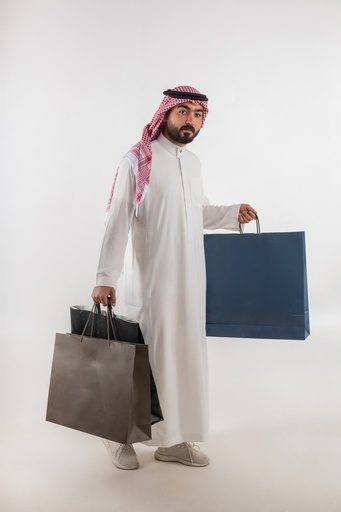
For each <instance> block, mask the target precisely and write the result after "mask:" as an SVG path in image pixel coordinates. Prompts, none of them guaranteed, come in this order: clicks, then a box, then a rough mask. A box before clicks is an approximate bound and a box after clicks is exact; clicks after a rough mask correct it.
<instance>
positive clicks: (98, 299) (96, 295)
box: [91, 286, 116, 307]
mask: <svg viewBox="0 0 341 512" xmlns="http://www.w3.org/2000/svg"><path fill="white" fill-rule="evenodd" d="M91 297H92V300H93V301H94V303H95V304H102V305H103V306H106V305H107V304H108V297H110V302H111V305H112V306H113V307H114V306H116V292H115V289H114V288H111V286H95V288H94V289H93V291H92V294H91Z"/></svg>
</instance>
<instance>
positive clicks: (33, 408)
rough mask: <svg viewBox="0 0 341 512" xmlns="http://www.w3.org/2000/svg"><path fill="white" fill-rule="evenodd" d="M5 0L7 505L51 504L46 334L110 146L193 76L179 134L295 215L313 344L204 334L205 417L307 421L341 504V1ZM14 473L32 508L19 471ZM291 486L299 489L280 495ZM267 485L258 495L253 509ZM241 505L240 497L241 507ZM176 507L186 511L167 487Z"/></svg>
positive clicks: (65, 299)
mask: <svg viewBox="0 0 341 512" xmlns="http://www.w3.org/2000/svg"><path fill="white" fill-rule="evenodd" d="M0 7H1V11H0V34H1V41H0V42H1V61H0V64H1V68H0V71H1V82H0V88H1V89H0V94H1V97H0V107H1V111H0V116H1V117H0V123H1V125H0V126H1V139H0V140H1V161H0V164H1V189H0V193H1V221H0V222H1V252H0V258H1V260H0V262H1V267H0V268H1V289H0V293H1V331H0V336H1V349H0V350H1V353H0V357H1V360H0V364H1V368H0V370H1V373H0V375H1V377H0V378H1V389H2V400H3V405H2V407H1V408H2V410H3V411H4V420H1V426H0V428H1V429H3V433H4V436H1V437H2V441H4V439H5V440H6V441H5V446H6V449H5V452H4V454H5V458H3V455H1V464H3V468H4V471H6V474H7V476H6V482H7V490H8V492H7V493H6V492H5V494H4V499H5V500H6V506H7V508H5V509H4V511H5V510H6V512H7V511H9V512H12V511H13V512H14V511H15V512H16V510H22V511H23V510H32V511H34V512H37V511H38V510H39V511H40V510H44V511H46V510H47V509H49V510H52V512H54V510H56V511H59V510H61V508H59V506H57V505H56V508H55V509H54V508H53V507H52V505H51V503H50V502H49V501H48V498H47V497H45V498H41V500H40V501H39V500H37V496H38V494H39V493H38V491H37V489H38V487H36V488H35V485H36V486H39V479H37V482H34V483H32V482H31V481H30V480H28V481H27V476H28V474H31V475H32V473H31V470H32V471H33V473H34V467H35V465H36V467H37V468H38V467H40V468H41V467H42V466H43V465H44V464H45V463H46V465H47V466H46V467H48V462H47V460H46V461H45V460H44V461H43V462H42V459H41V457H40V456H38V457H35V456H34V454H33V452H34V451H35V450H38V452H39V453H43V446H45V447H46V445H48V446H51V444H52V445H53V443H54V442H55V440H56V439H58V438H59V434H60V433H61V432H63V436H64V442H67V439H68V438H67V435H68V433H65V431H63V430H62V429H61V428H58V427H56V430H53V428H54V426H52V425H51V424H46V423H45V422H44V414H45V406H46V396H47V389H48V380H49V371H50V364H51V359H52V353H53V344H54V334H55V332H56V331H58V332H65V331H67V330H69V307H70V305H74V304H90V303H91V299H90V294H91V291H92V287H93V285H94V280H95V273H96V267H97V260H98V256H99V249H100V244H101V238H102V234H103V218H104V211H105V206H106V201H107V198H108V194H109V190H110V187H111V183H112V180H113V177H114V174H115V170H116V167H117V165H118V163H119V162H120V159H121V157H122V156H123V154H124V153H125V152H126V151H127V150H128V149H129V148H130V147H131V146H132V145H133V144H134V143H135V142H137V140H139V138H140V135H141V131H142V128H143V126H144V125H145V124H147V123H148V122H149V121H150V120H151V118H152V115H153V114H154V112H155V111H156V109H157V107H158V105H159V103H160V102H161V100H162V98H163V95H162V91H164V90H165V89H168V88H171V87H175V86H177V85H185V84H186V85H192V86H194V87H196V88H198V89H199V90H200V91H201V92H204V93H206V94H207V96H208V97H209V100H210V101H209V106H210V113H209V116H208V118H207V122H206V124H205V127H204V128H203V130H202V133H201V134H200V135H199V137H198V138H197V139H196V140H195V142H194V143H193V144H192V146H191V149H192V150H193V151H195V152H196V153H197V154H198V156H199V157H200V159H201V161H202V164H203V174H204V182H205V189H206V193H207V195H208V196H209V198H210V200H211V202H212V203H216V204H221V203H225V204H231V203H239V202H248V203H250V204H252V205H253V206H254V207H255V208H256V209H257V210H258V212H259V216H260V220H261V227H262V231H264V232H271V231H305V233H306V245H307V266H308V286H309V303H310V321H311V335H310V336H309V338H308V339H307V340H306V341H305V342H288V341H286V342H280V341H274V340H266V341H264V340H263V341H262V340H228V339H226V340H224V339H211V340H208V341H209V355H210V364H211V381H210V382H211V395H212V400H211V402H212V413H211V415H212V418H211V419H212V431H213V432H216V433H217V432H222V433H224V432H226V436H222V438H223V439H229V433H228V431H230V434H231V437H230V439H231V438H232V437H233V435H232V433H234V434H235V432H240V431H243V429H244V430H245V429H246V430H247V431H249V432H251V433H250V436H251V437H252V432H254V431H253V430H252V429H253V428H256V427H255V426H257V428H259V429H262V428H265V426H266V428H268V427H269V425H273V427H274V428H275V429H276V428H281V427H280V426H281V425H282V426H283V424H285V425H289V424H290V425H291V426H292V425H295V428H293V430H290V428H291V427H290V428H289V427H288V429H289V430H290V435H289V434H287V437H286V439H289V438H290V439H292V438H293V437H294V435H295V433H296V435H298V436H299V443H298V444H299V445H300V446H302V439H307V436H306V435H305V434H303V432H307V431H309V432H310V434H309V435H310V438H311V439H312V444H313V445H314V446H316V444H318V445H319V447H320V449H321V446H323V447H326V451H323V454H322V453H320V452H319V453H318V454H317V453H316V460H315V459H314V462H313V461H312V464H313V463H314V464H316V465H318V460H319V461H321V460H323V461H324V463H325V465H326V467H329V468H330V467H331V466H332V467H335V471H331V475H327V476H326V473H325V472H323V478H325V479H326V480H325V481H324V480H323V481H321V479H320V478H319V477H317V476H316V475H315V476H316V482H315V481H313V482H312V485H313V487H314V492H315V495H314V500H315V501H314V503H315V504H316V503H317V504H318V506H319V507H320V506H321V507H322V508H318V509H316V510H319V512H322V511H323V512H325V511H327V510H329V508H328V507H331V508H330V510H334V509H335V510H341V496H340V493H339V490H337V489H338V487H337V486H336V482H340V481H341V480H340V478H338V477H340V476H341V475H340V473H339V474H338V475H337V469H336V468H338V469H339V471H340V465H339V463H340V460H339V455H340V437H337V436H339V434H337V432H340V430H339V428H340V422H341V404H340V386H341V376H340V375H341V372H340V363H341V348H340V305H341V304H340V302H341V301H340V286H341V277H340V263H339V262H340V254H339V250H340V234H339V232H340V225H339V217H340V202H339V196H340V193H339V190H340V185H339V180H338V174H339V172H340V166H341V127H340V113H341V95H340V91H341V65H340V62H341V59H340V55H341V3H340V1H339V0H310V1H308V0H286V1H279V0H277V1H276V0H273V1H271V0H240V1H237V0H224V1H217V0H211V1H210V2H208V3H207V2H203V1H201V0H197V1H194V0H188V1H186V2H183V1H181V2H180V1H179V0H174V1H173V2H164V1H156V0H144V1H143V2H142V1H141V2H138V0H135V1H133V0H125V1H124V2H123V1H117V0H115V1H110V0H98V1H90V0H83V1H82V0H69V1H66V0H60V1H57V0H56V1H54V0H40V1H39V0H31V1H29V0H26V1H25V0H22V1H20V0H7V1H2V2H0ZM254 229H255V226H254V225H249V226H248V227H247V229H246V231H253V230H254ZM221 392H223V393H222V395H221V394H220V393H221ZM222 396H223V397H224V400H225V401H223V402H222ZM222 403H223V404H224V407H222ZM314 425H315V426H316V425H319V427H318V432H319V434H318V440H317V439H315V438H314V435H315V436H316V435H317V433H316V432H317V431H316V430H314V428H315V427H314ZM325 425H327V426H328V427H326V429H324V427H325ZM316 428H317V427H316ZM234 429H236V430H234ZM300 429H301V430H300ZM66 432H67V431H66ZM231 432H232V433H231ZM286 432H288V431H286ZM331 432H333V435H332V437H331V434H330V433H331ZM51 433H52V434H51ZM37 435H38V437H39V438H40V444H37V443H38V442H37V440H36V441H34V442H33V440H34V439H37V438H36V436H37ZM60 435H61V434H60ZM70 435H73V433H71V434H70ZM80 435H81V434H80ZM309 435H308V437H309ZM44 436H46V437H44ZM288 436H289V437H288ZM333 436H334V437H333ZM265 438H266V436H265ZM74 439H77V440H78V437H77V438H76V437H75V438H74ZM246 439H250V437H246ZM331 439H332V441H331ZM82 440H83V438H82ZM315 441H316V443H315ZM84 442H85V441H84ZM18 443H19V444H18ZM32 443H33V444H32ZM34 443H36V444H34ZM330 443H332V444H330ZM243 444H244V443H243ZM291 445H292V444H291V443H290V446H291ZM18 446H19V448H18ZM71 446H72V445H71ZM288 446H289V445H288ZM327 446H328V448H327ZM15 447H16V448H15ZM78 448H79V447H78ZM49 449H51V448H49ZM69 449H70V448H68V450H69ZM25 450H26V451H25ZM39 450H42V451H39ZM19 452H20V454H19ZM307 452H309V455H310V456H311V457H314V456H313V455H312V452H311V450H310V448H309V450H308V447H307ZM60 453H63V443H61V444H60ZM23 454H24V456H23ZM295 455H297V454H295V453H293V454H292V460H301V459H300V458H299V457H298V458H297V457H296V456H295ZM307 455H308V454H307ZM55 456H56V454H55V453H54V454H53V455H52V454H51V457H55ZM263 456H264V453H262V451H260V452H259V457H260V459H261V458H262V457H263ZM236 457H238V453H236ZM9 460H12V463H10V462H8V461H9ZM24 460H26V461H27V460H30V463H31V466H30V469H29V467H28V466H26V465H25V463H24V465H23V462H24ZM85 460H88V459H85ZM308 460H310V459H309V457H308ZM64 462H65V461H64ZM62 463H63V461H60V464H62ZM305 463H307V459H305ZM90 466H91V464H90ZM308 466H309V464H308ZM110 469H111V468H110ZM301 469H302V475H303V474H304V471H303V467H302V468H301ZM305 469H306V468H305ZM41 471H42V470H41ZM77 471H78V469H77ZM288 471H289V468H288ZM18 472H19V473H18ZM18 474H19V475H20V477H19V482H21V483H23V482H24V481H25V482H26V487H25V488H24V493H23V494H22V499H23V500H25V499H26V504H27V508H22V504H20V503H19V501H18V499H19V498H18V496H17V495H16V493H15V492H14V487H13V488H12V486H15V481H16V482H17V484H18ZM232 474H233V471H232ZM321 474H322V473H321ZM15 475H16V476H15ZM302 475H301V473H300V471H299V470H297V479H298V478H300V476H302ZM329 477H330V478H329ZM46 478H47V477H46ZM27 482H29V483H27ZM327 482H329V484H330V486H329V487H328V485H329V484H328V483H327ZM330 482H331V483H330ZM334 483H335V486H334ZM61 485H62V484H61ZM242 487H243V486H242ZM61 488H62V489H63V487H61ZM32 489H33V490H32ZM198 492H199V491H198ZM262 492H263V491H262ZM264 492H265V491H264ZM278 493H279V494H278V499H279V497H280V499H281V500H282V501H281V503H282V505H283V508H278V510H283V511H285V510H286V507H287V509H288V510H290V512H292V511H293V510H295V511H296V510H297V511H299V512H302V510H309V512H311V511H312V510H315V509H314V508H313V507H314V504H311V505H310V506H309V507H308V508H307V509H305V508H302V503H301V498H302V496H301V495H300V491H299V489H297V495H296V494H295V493H293V490H292V489H291V490H290V491H288V492H287V491H286V490H285V489H284V488H283V489H282V488H281V487H280V488H279V490H278ZM290 495H291V498H292V496H294V497H295V496H296V498H297V500H296V501H295V500H294V501H293V502H290V503H291V505H290V507H289V505H288V504H286V501H285V500H286V499H288V500H289V499H291V498H290V497H289V496H290ZM260 496H263V494H262V493H261V491H259V492H258V494H257V493H256V494H255V495H254V497H253V504H254V506H253V510H257V511H258V510H259V511H261V512H264V511H265V510H268V509H267V508H266V506H267V505H266V503H267V502H266V501H264V502H261V505H260V502H259V507H258V508H257V499H260V498H259V497H260ZM199 497H200V499H199V498H198V500H199V501H198V506H197V508H196V509H195V510H201V508H200V503H202V501H201V500H202V499H203V496H201V495H200V492H199ZM44 499H45V501H44ZM292 499H294V498H292ZM302 499H303V498H302ZM27 500H28V501H27ZM30 500H31V501H30ZM226 500H228V498H227V497H226ZM255 500H256V501H255ZM318 500H321V501H320V502H319V501H318ZM237 502H238V500H237V501H236V503H237ZM303 502H304V500H303ZM38 503H40V504H39V505H38ZM222 503H223V502H222ZM238 503H240V505H238V506H239V508H238V506H237V505H236V507H237V508H234V510H235V511H236V512H240V511H244V508H243V506H244V505H243V502H238ZM274 503H275V502H273V504H272V505H271V507H270V508H269V512H275V511H277V508H276V506H275V504H274ZM276 503H277V502H276ZM278 503H279V502H278ZM288 503H289V502H288ZM221 506H222V505H221ZM316 506H317V505H316ZM39 507H41V508H39ZM46 507H48V508H46ZM295 507H297V508H295ZM337 507H340V508H337ZM206 508H207V507H206ZM64 509H65V508H64ZM66 509H67V508H66ZM66 509H65V510H66ZM71 509H72V507H71V508H69V509H68V510H71ZM73 510H75V506H74V504H73ZM83 510H95V509H94V508H91V506H90V505H89V508H88V509H84V508H83ZM108 510H109V509H108ZM165 510H166V509H165ZM167 510H168V509H167ZM173 510H182V509H181V507H180V505H179V506H178V508H177V506H176V505H174V503H173ZM187 510H189V511H190V508H189V509H187ZM193 510H194V509H193ZM216 510H220V508H219V507H217V508H216ZM221 510H225V508H224V507H223V506H222V508H221ZM245 510H248V512H249V510H251V509H250V508H248V507H247V506H246V505H245ZM190 512H192V511H190Z"/></svg>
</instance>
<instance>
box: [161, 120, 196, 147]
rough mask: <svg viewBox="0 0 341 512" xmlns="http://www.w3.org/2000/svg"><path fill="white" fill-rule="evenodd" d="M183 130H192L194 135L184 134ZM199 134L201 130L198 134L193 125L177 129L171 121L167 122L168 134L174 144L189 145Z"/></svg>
mask: <svg viewBox="0 0 341 512" xmlns="http://www.w3.org/2000/svg"><path fill="white" fill-rule="evenodd" d="M183 130H190V131H191V132H192V133H188V132H183ZM199 132H200V130H198V131H197V132H196V131H195V129H194V128H193V126H191V125H185V126H182V127H181V128H177V127H176V126H174V124H173V123H172V122H171V121H170V120H169V119H168V120H167V134H168V135H169V137H170V138H171V139H172V140H173V141H174V142H179V143H180V144H189V143H190V142H192V140H194V139H195V137H196V136H197V135H198V133H199Z"/></svg>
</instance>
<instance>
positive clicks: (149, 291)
mask: <svg viewBox="0 0 341 512" xmlns="http://www.w3.org/2000/svg"><path fill="white" fill-rule="evenodd" d="M152 155H153V158H152V169H151V175H150V185H149V188H148V190H147V192H146V195H145V198H144V200H143V201H142V202H141V203H140V205H139V209H138V216H136V215H135V214H134V213H135V174H134V170H133V167H134V166H133V165H132V163H131V161H130V160H129V159H128V158H124V159H123V162H122V163H121V165H120V168H119V172H118V177H117V180H116V185H115V192H114V197H113V202H112V207H111V211H110V215H109V218H108V221H107V226H106V231H105V235H104V239H103V245H102V250H101V255H100V261H99V266H98V274H97V285H98V286H100V285H104V286H113V287H114V288H116V285H117V280H118V278H119V276H120V274H121V270H122V267H123V260H124V254H125V249H126V246H127V240H128V233H129V231H130V230H131V239H132V251H131V255H132V257H131V261H130V262H127V261H126V262H125V270H124V273H125V303H126V304H127V306H128V308H127V311H129V316H130V317H133V318H135V319H136V320H138V322H139V323H140V327H141V330H142V333H143V336H144V339H145V342H146V343H147V344H148V346H149V356H150V363H151V367H152V371H153V374H154V378H155V381H156V385H157V389H158V393H159V398H160V403H161V407H162V411H163V414H164V418H165V419H164V421H163V422H160V423H158V424H156V425H154V426H153V427H152V434H153V438H152V441H151V442H150V443H149V444H152V445H155V446H163V447H167V446H171V445H173V444H177V443H181V442H183V441H196V442H198V441H203V440H204V439H205V438H206V436H207V433H208V429H209V421H208V418H209V413H208V389H207V388H208V386H207V380H208V379H207V347H206V334H205V294H206V281H205V277H206V273H205V258H204V248H203V230H204V228H207V229H218V228H225V229H231V230H237V229H238V213H239V205H232V206H214V205H210V204H208V202H207V201H206V200H205V198H204V194H203V186H202V177H201V165H200V162H199V160H198V158H197V157H196V156H195V155H194V154H193V153H192V152H190V151H188V149H187V148H186V147H179V146H177V145H175V144H173V143H172V142H170V141H169V140H168V139H166V138H165V137H164V136H163V135H160V137H159V138H158V139H157V140H156V141H154V142H152ZM128 252H129V251H128Z"/></svg>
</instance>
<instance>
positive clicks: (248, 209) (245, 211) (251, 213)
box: [238, 204, 257, 224]
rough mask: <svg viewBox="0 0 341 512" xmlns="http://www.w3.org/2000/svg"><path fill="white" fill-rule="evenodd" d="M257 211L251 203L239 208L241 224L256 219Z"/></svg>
mask: <svg viewBox="0 0 341 512" xmlns="http://www.w3.org/2000/svg"><path fill="white" fill-rule="evenodd" d="M256 217H257V212H256V210H255V209H254V208H252V206H250V205H249V204H242V205H240V208H239V215H238V222H239V223H240V224H248V223H249V222H250V221H251V220H255V218H256Z"/></svg>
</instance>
